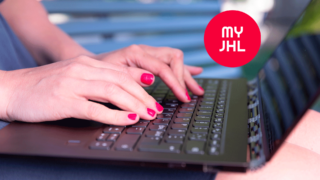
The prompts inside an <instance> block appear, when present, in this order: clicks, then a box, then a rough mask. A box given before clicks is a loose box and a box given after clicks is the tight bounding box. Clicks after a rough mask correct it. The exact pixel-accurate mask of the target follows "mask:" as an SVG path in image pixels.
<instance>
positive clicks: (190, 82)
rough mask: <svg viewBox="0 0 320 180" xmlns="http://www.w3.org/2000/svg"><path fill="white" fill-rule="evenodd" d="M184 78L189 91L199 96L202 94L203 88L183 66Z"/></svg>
mask: <svg viewBox="0 0 320 180" xmlns="http://www.w3.org/2000/svg"><path fill="white" fill-rule="evenodd" d="M184 79H185V81H186V84H187V87H188V88H189V89H190V91H191V92H192V93H193V94H195V95H198V96H201V95H203V94H204V90H203V88H202V87H201V86H200V85H199V84H198V83H197V82H196V81H195V80H194V79H193V77H192V76H191V74H190V72H189V71H188V70H187V68H185V72H184Z"/></svg>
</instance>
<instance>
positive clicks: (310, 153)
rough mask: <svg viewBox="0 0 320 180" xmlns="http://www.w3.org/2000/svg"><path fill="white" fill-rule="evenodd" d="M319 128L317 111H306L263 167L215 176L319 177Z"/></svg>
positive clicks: (229, 179) (227, 178) (255, 177)
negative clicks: (245, 171)
mask: <svg viewBox="0 0 320 180" xmlns="http://www.w3.org/2000/svg"><path fill="white" fill-rule="evenodd" d="M319 129H320V113H319V112H316V111H313V110H309V111H308V112H307V113H306V115H305V116H304V117H303V118H302V120H301V121H300V122H299V124H298V125H297V127H296V128H295V129H294V130H293V132H292V133H291V134H290V136H289V137H288V138H287V140H286V142H285V143H284V144H283V145H282V147H281V148H280V149H279V150H278V152H277V153H276V154H275V155H274V157H272V159H271V160H270V161H269V162H268V163H266V165H265V166H264V167H262V168H261V169H258V170H257V171H248V172H247V173H228V172H221V173H218V175H217V178H216V179H217V180H220V179H224V180H232V179H237V180H241V179H284V178H285V179H318V178H319V177H320V171H319V169H320V143H319V141H318V139H319V137H320V131H319Z"/></svg>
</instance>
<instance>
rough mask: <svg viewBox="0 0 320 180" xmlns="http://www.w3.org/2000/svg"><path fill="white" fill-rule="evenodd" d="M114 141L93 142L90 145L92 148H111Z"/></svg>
mask: <svg viewBox="0 0 320 180" xmlns="http://www.w3.org/2000/svg"><path fill="white" fill-rule="evenodd" d="M112 144H113V143H112V142H99V141H96V142H93V143H91V145H90V146H89V148H90V149H98V150H109V149H110V147H111V146H112Z"/></svg>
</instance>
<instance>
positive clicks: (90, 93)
mask: <svg viewBox="0 0 320 180" xmlns="http://www.w3.org/2000/svg"><path fill="white" fill-rule="evenodd" d="M77 87H78V88H77V89H76V90H75V93H76V95H78V96H80V97H84V98H86V99H87V100H94V101H100V102H105V101H108V102H110V103H112V104H114V105H115V106H117V107H119V108H121V109H123V110H127V111H130V112H135V113H137V114H138V115H139V116H140V117H141V118H142V119H145V120H152V119H154V118H155V116H156V114H157V113H156V111H155V110H153V109H151V108H148V107H147V106H146V105H145V104H144V103H143V102H141V101H139V100H138V99H137V98H135V97H134V96H132V95H131V94H129V93H128V92H126V91H124V90H123V89H122V88H120V87H119V86H117V85H115V84H113V83H110V82H105V81H97V80H95V81H92V80H90V81H87V80H78V82H77ZM154 106H156V103H154Z"/></svg>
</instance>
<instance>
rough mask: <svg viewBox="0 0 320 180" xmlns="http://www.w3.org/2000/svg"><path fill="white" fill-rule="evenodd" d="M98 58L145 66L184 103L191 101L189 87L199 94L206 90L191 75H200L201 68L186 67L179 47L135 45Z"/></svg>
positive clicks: (136, 66)
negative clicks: (187, 90)
mask: <svg viewBox="0 0 320 180" xmlns="http://www.w3.org/2000/svg"><path fill="white" fill-rule="evenodd" d="M96 58H97V59H100V60H102V61H104V62H109V63H112V64H117V65H120V66H125V67H134V68H142V69H145V70H147V71H149V72H148V73H150V74H151V73H153V74H154V75H156V76H159V77H160V78H161V79H162V80H163V81H164V82H165V83H166V85H167V86H168V87H169V88H170V89H171V90H172V91H173V93H174V94H175V95H176V97H177V98H178V99H179V100H180V101H182V102H189V101H190V97H189V95H188V94H186V87H188V88H189V89H190V90H191V91H192V92H193V93H194V94H196V95H203V93H204V91H203V89H202V88H201V87H200V86H199V85H198V83H197V82H196V81H195V80H194V79H193V78H192V76H191V75H197V74H200V73H201V72H202V68H199V67H192V66H184V65H183V53H182V51H181V50H178V49H173V48H168V47H151V46H146V45H132V46H129V47H127V48H124V49H120V50H116V51H113V52H110V53H104V54H100V55H98V56H97V57H96ZM136 76H137V75H135V77H136ZM142 85H143V84H142ZM148 85H150V84H148Z"/></svg>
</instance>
